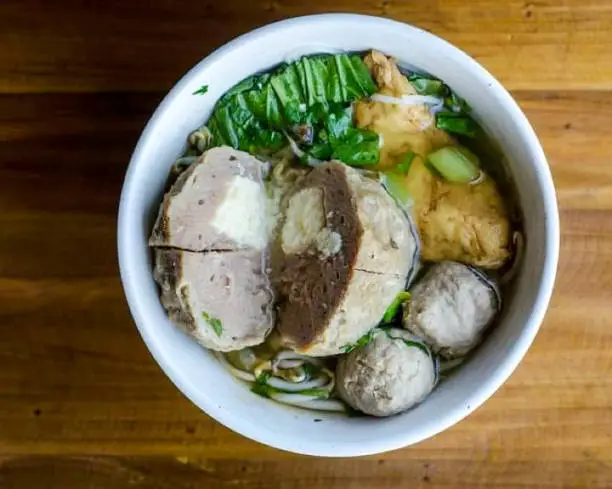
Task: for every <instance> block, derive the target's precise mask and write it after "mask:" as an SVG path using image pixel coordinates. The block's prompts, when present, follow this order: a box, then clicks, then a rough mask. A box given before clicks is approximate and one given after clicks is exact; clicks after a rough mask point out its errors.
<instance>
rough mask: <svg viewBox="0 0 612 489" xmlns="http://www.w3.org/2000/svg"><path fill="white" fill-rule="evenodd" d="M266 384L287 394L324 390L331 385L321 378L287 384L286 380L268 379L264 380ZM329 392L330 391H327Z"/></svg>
mask: <svg viewBox="0 0 612 489" xmlns="http://www.w3.org/2000/svg"><path fill="white" fill-rule="evenodd" d="M266 384H268V385H269V386H270V387H275V388H276V389H281V390H284V391H287V392H299V391H303V390H306V389H318V388H326V386H329V385H331V383H330V382H329V381H328V379H326V378H325V377H323V376H319V377H316V378H314V379H312V380H307V381H306V382H288V381H286V380H282V379H279V378H278V377H270V378H269V379H268V380H266ZM329 390H330V391H331V389H329Z"/></svg>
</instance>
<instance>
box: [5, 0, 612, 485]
mask: <svg viewBox="0 0 612 489" xmlns="http://www.w3.org/2000/svg"><path fill="white" fill-rule="evenodd" d="M307 3H308V2H303V1H302V0H266V1H263V0H260V1H257V0H255V1H246V0H245V1H231V0H225V1H222V2H213V1H211V0H198V1H192V2H187V1H172V0H160V1H145V0H133V1H127V0H126V1H120V0H107V1H101V0H100V1H95V0H91V1H89V2H84V1H82V0H61V1H59V0H58V1H52V0H21V1H19V0H3V1H2V2H0V488H3V489H4V488H7V489H13V488H20V489H21V488H34V489H46V488H53V489H56V488H57V489H73V488H85V487H87V488H119V489H121V488H128V487H130V488H181V489H182V488H196V487H197V488H207V489H208V488H210V489H215V488H230V487H240V488H242V487H245V488H251V487H254V488H275V489H278V488H281V489H283V488H308V489H318V488H321V489H334V488H342V489H348V488H394V489H395V488H398V487H410V488H470V489H476V488H494V487H503V488H506V489H509V488H536V487H546V488H604V487H612V380H611V379H612V376H611V375H610V373H611V372H612V305H611V303H610V302H609V301H610V299H612V132H611V127H612V91H611V90H612V2H610V1H606V0H576V1H572V0H565V1H557V2H554V1H546V0H541V1H533V2H522V1H508V2H502V1H496V0H471V1H468V0H448V1H443V0H438V1H432V2H428V1H426V0H421V1H418V2H417V1H410V2H409V1H394V0H376V1H375V0H361V1H359V2H356V1H354V0H353V1H349V0H337V1H334V0H318V1H316V2H311V3H310V4H311V7H309V6H307ZM325 11H327V12H329V11H359V12H362V13H369V14H375V15H383V16H389V17H393V18H396V19H401V20H404V21H407V22H411V23H413V24H415V25H417V26H420V27H423V28H425V29H428V30H430V31H432V32H434V33H436V34H439V35H440V36H442V37H444V38H446V39H448V40H449V41H451V42H452V43H455V44H456V45H458V46H459V47H460V48H462V49H464V50H465V51H467V52H468V53H470V54H471V55H472V56H474V57H475V58H476V59H477V60H479V61H480V62H481V63H482V64H484V65H485V66H486V67H487V68H488V69H489V70H490V71H491V72H492V73H493V74H494V75H495V76H497V77H498V78H499V79H500V80H501V81H502V82H503V83H504V84H505V85H506V86H507V87H508V88H509V89H510V90H511V91H512V93H513V95H514V96H515V97H516V98H517V100H518V101H519V103H520V104H521V106H522V107H523V109H524V110H525V112H526V113H527V115H528V117H529V118H530V120H531V121H532V122H533V124H534V125H535V128H536V130H537V132H538V134H539V136H540V138H541V140H542V142H543V144H544V147H545V150H546V152H547V154H548V157H549V160H550V164H551V167H552V170H553V174H554V178H555V181H556V184H557V189H558V197H559V203H560V206H561V223H562V233H563V236H562V244H561V262H560V266H559V274H558V280H557V286H556V291H555V295H554V299H553V301H552V304H551V307H550V310H549V312H548V316H547V318H546V321H545V323H544V325H543V327H542V330H541V333H540V334H539V336H538V337H537V340H536V342H535V344H534V346H533V348H532V349H531V350H530V352H529V354H528V355H527V357H526V358H525V360H524V361H523V363H522V364H521V366H520V367H519V369H518V370H517V371H516V373H515V374H514V375H513V376H512V378H511V379H510V380H509V381H508V383H507V384H506V385H505V386H504V387H503V388H502V389H501V390H500V391H499V392H498V393H497V394H496V395H495V396H494V397H493V398H492V399H491V400H490V401H489V402H488V403H487V404H486V405H485V406H484V407H482V408H481V409H479V410H478V411H477V412H476V413H475V414H473V415H472V416H470V417H469V419H467V420H465V421H463V422H461V423H459V424H458V425H457V426H455V427H453V428H452V429H450V430H448V431H446V432H445V433H443V434H440V435H439V436H436V437H435V438H433V439H431V440H428V441H426V442H424V443H421V444H420V445H418V446H415V447H412V448H408V449H404V450H400V451H396V452H393V453H390V454H387V455H384V456H378V457H369V458H362V459H351V460H318V459H314V458H307V457H297V456H293V455H290V454H286V453H281V452H279V451H276V450H273V449H269V448H266V447H263V446H260V445H258V444H256V443H254V442H251V441H248V440H245V439H243V438H241V437H240V436H238V435H236V434H234V433H232V432H230V431H229V430H227V429H225V428H224V427H222V426H220V425H218V424H217V423H215V422H213V421H212V420H211V419H209V418H208V417H207V416H206V415H204V414H203V413H202V412H200V411H199V410H198V409H197V408H196V407H194V406H193V405H192V404H191V403H190V402H188V401H187V400H186V399H185V398H184V397H183V396H182V395H181V394H180V393H179V391H178V390H177V389H175V388H174V387H173V386H172V385H171V384H170V382H169V381H168V379H167V378H166V377H165V376H164V374H163V373H162V371H161V370H160V369H159V367H158V366H157V365H156V364H155V362H154V361H153V360H152V359H151V357H150V356H149V354H148V352H147V350H146V348H145V346H144V344H143V343H142V341H141V339H140V337H139V335H138V333H137V331H136V328H135V327H134V326H133V323H132V320H131V318H130V315H129V313H128V309H127V306H126V303H125V299H124V297H123V292H122V289H121V285H120V283H119V279H118V272H117V260H116V253H115V238H116V236H115V218H116V211H117V202H118V196H119V190H120V186H121V181H122V178H123V173H124V171H125V168H126V166H127V163H128V160H129V157H130V153H131V151H132V148H133V147H134V144H135V142H136V139H137V137H138V135H139V132H140V131H141V129H142V128H143V126H144V124H145V122H146V120H147V118H148V117H149V115H150V114H151V112H152V110H153V109H154V107H155V106H156V104H157V103H158V102H159V101H160V99H161V98H162V96H163V94H164V92H165V91H167V90H168V89H169V88H170V86H171V85H172V83H173V82H174V81H175V80H176V79H177V78H179V77H180V76H181V75H182V73H183V72H185V71H186V70H187V69H188V68H189V67H191V66H192V65H193V64H195V63H196V62H197V61H198V60H199V59H201V58H202V57H203V56H205V55H206V54H207V53H209V52H210V51H211V50H212V49H213V48H215V47H216V46H218V45H220V44H222V43H223V42H225V41H227V40H229V39H231V38H233V37H234V36H236V35H238V34H240V33H243V32H246V31H248V30H250V29H252V28H253V27H256V26H259V25H262V24H265V23H267V22H269V21H272V20H276V19H281V18H284V17H287V16H295V15H302V14H307V13H312V12H325Z"/></svg>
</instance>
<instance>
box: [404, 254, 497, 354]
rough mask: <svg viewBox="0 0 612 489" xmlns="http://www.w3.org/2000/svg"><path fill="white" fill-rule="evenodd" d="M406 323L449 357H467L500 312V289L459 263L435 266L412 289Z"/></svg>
mask: <svg viewBox="0 0 612 489" xmlns="http://www.w3.org/2000/svg"><path fill="white" fill-rule="evenodd" d="M411 296H412V297H411V300H410V302H409V303H407V304H405V305H404V317H403V324H404V327H405V328H406V329H408V330H409V331H410V332H412V333H414V334H415V335H417V336H419V337H421V338H423V339H424V340H425V342H427V344H428V345H430V346H431V348H432V350H433V351H434V352H435V353H439V354H440V355H441V356H443V357H446V358H452V357H456V356H461V355H465V354H466V353H467V352H468V351H469V350H471V349H472V348H473V347H474V346H476V344H478V342H479V341H480V338H481V336H482V333H483V331H484V330H485V328H486V327H487V326H488V325H489V324H490V323H491V321H492V319H493V318H494V317H495V314H497V312H498V311H499V309H500V306H501V304H500V297H499V293H498V291H497V288H496V286H495V285H494V284H493V283H492V282H491V281H490V280H489V279H488V278H487V277H485V276H484V275H483V274H482V273H481V272H479V271H477V270H475V269H474V268H472V267H469V266H466V265H463V264H461V263H456V262H440V263H436V264H435V265H432V267H431V269H430V270H429V271H428V272H427V274H426V275H425V277H423V279H422V280H420V281H419V282H418V283H417V284H416V285H415V286H414V287H413V289H412V290H411Z"/></svg>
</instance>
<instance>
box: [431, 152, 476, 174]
mask: <svg viewBox="0 0 612 489" xmlns="http://www.w3.org/2000/svg"><path fill="white" fill-rule="evenodd" d="M427 161H428V162H429V163H430V164H431V165H432V166H433V167H434V168H435V169H436V171H437V172H438V173H440V175H442V176H443V177H444V178H445V179H446V180H448V181H449V182H453V183H470V182H471V181H473V180H476V179H477V178H478V176H479V175H480V170H479V160H478V156H476V155H475V154H474V153H472V152H471V151H470V150H468V149H467V148H463V147H461V146H447V147H445V148H441V149H439V150H437V151H434V152H433V153H430V154H429V155H428V156H427Z"/></svg>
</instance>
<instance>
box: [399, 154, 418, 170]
mask: <svg viewBox="0 0 612 489" xmlns="http://www.w3.org/2000/svg"><path fill="white" fill-rule="evenodd" d="M415 156H416V153H408V154H406V155H404V156H402V159H401V160H400V162H399V163H398V164H397V166H396V168H397V171H398V172H401V173H402V174H403V175H408V172H409V171H410V166H411V165H412V160H414V157H415Z"/></svg>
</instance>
